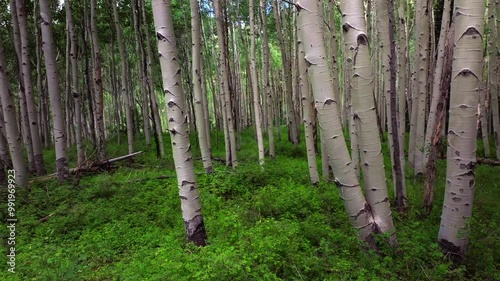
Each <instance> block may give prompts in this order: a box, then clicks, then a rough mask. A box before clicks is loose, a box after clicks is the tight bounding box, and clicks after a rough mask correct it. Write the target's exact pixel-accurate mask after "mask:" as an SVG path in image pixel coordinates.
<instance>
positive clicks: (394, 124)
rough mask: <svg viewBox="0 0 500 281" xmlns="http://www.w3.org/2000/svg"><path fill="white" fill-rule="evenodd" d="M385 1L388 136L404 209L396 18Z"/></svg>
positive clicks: (399, 206)
mask: <svg viewBox="0 0 500 281" xmlns="http://www.w3.org/2000/svg"><path fill="white" fill-rule="evenodd" d="M386 1H387V9H388V18H389V42H390V49H391V51H390V57H389V67H390V72H391V76H390V95H389V98H390V102H389V105H390V106H389V107H390V113H391V116H390V123H391V126H390V128H391V131H392V134H391V135H390V136H389V138H391V139H392V146H393V147H394V149H393V151H392V152H393V155H392V171H393V178H394V189H395V191H396V200H395V203H396V204H395V205H396V208H397V209H398V210H399V211H406V208H407V197H406V185H405V174H404V172H405V170H404V151H403V147H402V146H401V144H400V142H399V141H400V139H401V138H400V136H401V134H400V133H399V129H400V126H399V122H400V120H399V117H400V115H399V114H398V110H397V108H398V103H397V98H398V93H397V91H396V72H397V70H398V69H397V57H396V39H395V28H396V27H395V24H394V21H395V19H396V16H395V10H394V3H393V2H392V0H386Z"/></svg>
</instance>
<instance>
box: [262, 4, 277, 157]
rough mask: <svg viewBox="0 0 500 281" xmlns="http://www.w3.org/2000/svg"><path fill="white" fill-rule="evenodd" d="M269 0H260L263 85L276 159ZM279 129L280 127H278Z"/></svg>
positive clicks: (271, 148)
mask: <svg viewBox="0 0 500 281" xmlns="http://www.w3.org/2000/svg"><path fill="white" fill-rule="evenodd" d="M266 11H267V0H260V14H261V23H262V49H263V54H262V55H263V64H262V65H263V69H262V71H263V75H262V79H263V87H264V95H265V101H266V107H267V119H266V121H267V137H268V138H269V140H268V142H269V157H271V159H274V157H276V152H275V150H276V149H275V146H274V129H273V119H274V118H273V96H272V91H271V85H270V81H269V80H270V78H269V75H271V73H270V72H269V71H270V70H269V61H270V58H271V52H270V50H269V39H268V34H267V12H266ZM278 129H279V128H278Z"/></svg>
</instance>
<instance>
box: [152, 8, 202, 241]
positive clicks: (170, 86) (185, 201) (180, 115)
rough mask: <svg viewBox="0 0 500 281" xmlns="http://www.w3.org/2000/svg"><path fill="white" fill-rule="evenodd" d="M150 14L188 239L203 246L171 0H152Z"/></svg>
mask: <svg viewBox="0 0 500 281" xmlns="http://www.w3.org/2000/svg"><path fill="white" fill-rule="evenodd" d="M153 17H154V22H155V27H156V37H157V38H158V52H159V54H160V63H161V70H162V76H163V87H164V89H165V98H166V100H167V117H168V120H169V132H170V138H171V142H172V153H173V157H174V163H175V167H176V173H177V182H178V184H179V197H180V199H181V207H182V215H183V218H184V227H185V230H186V234H187V241H188V242H193V243H195V244H196V245H198V246H204V245H206V240H207V233H206V231H205V226H204V224H203V216H202V214H201V203H200V194H199V190H198V186H197V183H196V178H195V174H194V165H193V158H192V156H191V151H190V148H191V145H190V144H189V134H188V128H187V124H186V121H185V120H186V115H185V107H186V104H185V101H184V92H183V90H182V87H181V75H180V71H179V70H180V67H179V63H178V59H177V54H176V52H177V50H176V49H177V48H176V42H175V41H176V40H175V35H174V25H173V22H172V10H171V6H170V0H153Z"/></svg>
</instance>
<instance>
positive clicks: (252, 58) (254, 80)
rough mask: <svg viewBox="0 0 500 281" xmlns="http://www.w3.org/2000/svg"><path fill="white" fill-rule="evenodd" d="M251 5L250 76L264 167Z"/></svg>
mask: <svg viewBox="0 0 500 281" xmlns="http://www.w3.org/2000/svg"><path fill="white" fill-rule="evenodd" d="M249 5H250V36H251V37H250V75H251V76H252V93H253V106H254V109H255V110H254V111H255V116H254V118H255V129H256V131H257V146H258V150H259V164H260V165H261V166H263V165H264V161H265V160H264V141H263V138H262V116H261V109H260V94H259V80H258V78H257V63H256V62H255V60H256V58H255V57H256V55H255V37H256V36H257V35H256V33H257V31H256V30H255V11H254V10H255V7H254V0H249Z"/></svg>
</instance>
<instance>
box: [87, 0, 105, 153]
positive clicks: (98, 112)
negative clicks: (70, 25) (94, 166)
mask: <svg viewBox="0 0 500 281" xmlns="http://www.w3.org/2000/svg"><path fill="white" fill-rule="evenodd" d="M90 32H91V35H92V36H91V37H92V49H93V53H94V89H95V95H94V99H95V112H94V117H95V131H96V138H97V151H98V155H99V160H101V161H104V160H105V159H106V139H105V136H104V101H103V87H102V74H101V48H100V47H99V36H98V35H97V32H98V30H97V0H90Z"/></svg>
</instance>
